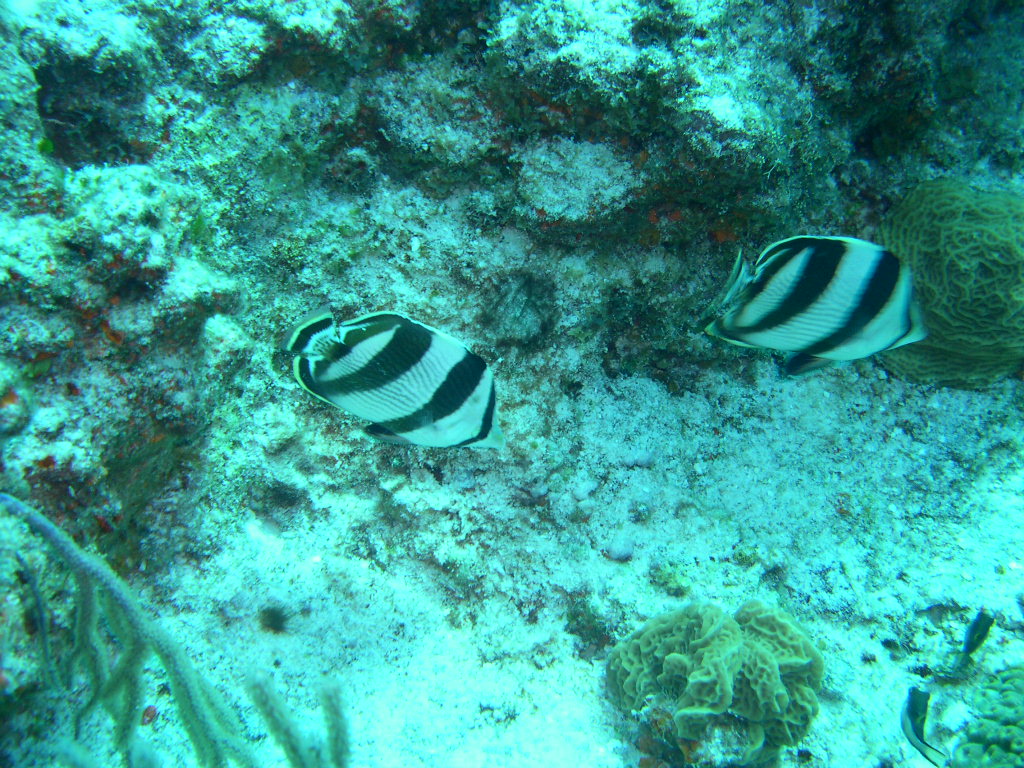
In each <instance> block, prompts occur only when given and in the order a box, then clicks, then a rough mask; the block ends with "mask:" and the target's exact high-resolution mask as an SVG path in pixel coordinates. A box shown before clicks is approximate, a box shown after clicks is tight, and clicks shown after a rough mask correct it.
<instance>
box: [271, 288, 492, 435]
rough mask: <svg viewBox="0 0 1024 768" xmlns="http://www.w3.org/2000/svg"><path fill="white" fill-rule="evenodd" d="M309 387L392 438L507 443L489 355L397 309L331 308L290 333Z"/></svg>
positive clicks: (298, 373)
mask: <svg viewBox="0 0 1024 768" xmlns="http://www.w3.org/2000/svg"><path fill="white" fill-rule="evenodd" d="M284 348H285V349H286V350H288V351H289V352H293V353H295V355H296V357H295V361H294V363H293V370H294V373H295V378H296V379H298V382H299V384H301V385H302V387H303V389H305V390H306V391H307V392H310V393H311V394H313V395H316V396H317V397H319V398H320V399H321V400H326V401H327V402H328V403H330V404H331V405H334V406H336V407H338V408H341V409H342V410H345V411H348V412H350V413H352V414H354V415H355V416H358V417H359V418H361V419H366V420H367V421H370V422H372V423H371V424H370V425H369V426H368V427H366V432H367V433H368V434H370V435H372V436H373V437H375V438H377V439H378V440H383V441H384V442H387V443H396V444H403V445H405V444H409V445H424V446H430V447H437V448H442V447H443V448H452V447H456V446H468V447H471V448H500V447H501V446H503V445H504V443H505V438H504V436H503V435H502V432H501V428H500V427H499V426H498V421H497V403H496V401H495V394H494V377H493V375H492V374H491V369H490V368H488V367H487V363H485V362H484V361H483V359H482V358H480V357H479V356H477V355H475V354H473V353H472V352H470V351H469V350H468V349H467V348H466V347H465V345H463V344H462V343H460V342H459V341H457V340H456V339H454V338H452V337H451V336H449V335H448V334H447V333H445V332H444V331H439V330H438V329H436V328H431V327H430V326H429V325H424V324H423V323H419V322H416V321H415V320H411V319H410V318H408V317H405V316H404V315H400V314H398V313H397V312H375V313H373V314H369V315H363V316H362V317H357V318H355V319H354V320H348V321H345V322H343V323H336V322H335V321H334V317H333V315H332V314H331V310H330V308H329V307H322V308H320V309H318V310H316V311H314V312H311V313H310V314H309V315H307V316H306V317H304V318H303V319H302V320H301V321H299V323H298V325H296V326H295V328H294V329H293V330H292V331H291V333H290V334H289V335H288V337H287V338H286V340H285V343H284Z"/></svg>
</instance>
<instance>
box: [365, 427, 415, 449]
mask: <svg viewBox="0 0 1024 768" xmlns="http://www.w3.org/2000/svg"><path fill="white" fill-rule="evenodd" d="M363 431H364V432H366V434H368V435H369V436H370V437H372V438H374V439H375V440H380V441H381V442H382V443H389V444H391V445H412V443H411V442H409V441H408V440H406V439H405V438H404V437H402V436H401V435H397V434H395V433H394V432H392V431H391V430H390V429H388V428H387V427H385V426H382V425H380V424H370V425H369V426H368V427H366V428H365V429H364V430H363Z"/></svg>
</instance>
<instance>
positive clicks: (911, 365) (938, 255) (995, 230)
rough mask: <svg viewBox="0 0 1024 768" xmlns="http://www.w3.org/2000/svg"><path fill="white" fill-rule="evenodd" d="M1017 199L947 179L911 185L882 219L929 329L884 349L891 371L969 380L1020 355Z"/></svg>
mask: <svg viewBox="0 0 1024 768" xmlns="http://www.w3.org/2000/svg"><path fill="white" fill-rule="evenodd" d="M1021 222H1024V198H1022V197H1020V196H1018V195H1013V194H1009V193H1005V192H989V191H979V190H975V189H972V188H971V187H969V186H967V185H965V184H962V183H960V182H957V181H953V180H949V179H938V180H935V181H927V182H925V183H923V184H921V185H920V186H918V187H917V188H916V189H914V190H913V191H912V192H911V193H910V194H909V195H908V196H907V198H906V199H905V200H904V201H903V202H902V203H900V205H899V206H897V207H896V208H895V209H894V210H893V212H892V213H891V214H890V215H889V218H888V219H887V220H886V221H884V222H883V223H882V231H881V237H882V241H883V242H884V243H885V245H886V246H887V247H888V248H889V249H891V250H892V251H893V252H894V253H895V254H896V255H897V256H899V257H900V259H902V260H903V261H904V262H905V263H907V264H909V265H910V268H911V270H912V272H913V275H914V288H915V292H916V294H917V298H918V300H919V301H920V303H921V306H922V309H923V310H924V316H925V325H926V326H927V327H928V332H929V336H928V338H927V339H925V340H924V341H919V342H917V343H916V344H911V345H909V346H906V347H901V348H900V349H897V350H893V351H891V352H888V353H886V354H885V356H884V363H885V365H886V366H887V367H889V368H891V369H892V370H893V371H895V372H896V373H898V374H900V375H903V376H907V377H909V378H912V379H916V380H918V381H923V382H926V383H931V384H946V385H951V386H964V387H976V386H983V385H986V384H990V383H992V382H995V381H998V380H999V379H1001V378H1003V377H1005V376H1007V375H1010V374H1012V373H1014V372H1015V371H1017V370H1019V369H1020V367H1021V363H1022V362H1024V226H1022V224H1021Z"/></svg>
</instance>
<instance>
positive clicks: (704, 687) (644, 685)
mask: <svg viewBox="0 0 1024 768" xmlns="http://www.w3.org/2000/svg"><path fill="white" fill-rule="evenodd" d="M823 670H824V663H823V661H822V657H821V654H820V653H819V652H818V650H817V649H816V648H815V647H814V645H813V644H812V643H811V641H810V639H809V638H808V637H807V635H806V634H804V632H803V630H801V629H800V628H799V627H798V626H797V625H796V623H795V622H794V621H793V619H792V618H791V617H790V616H789V615H787V614H786V613H785V612H783V611H782V610H780V609H777V608H770V607H768V606H766V605H764V604H763V603H760V602H757V601H751V602H748V603H747V604H745V605H744V606H743V607H742V608H740V610H739V611H737V612H736V615H735V616H728V615H726V614H725V612H724V611H722V609H721V608H719V607H717V606H715V605H710V604H699V603H691V604H690V605H688V606H687V607H685V608H683V609H682V610H680V611H675V612H673V613H668V614H665V615H662V616H658V617H656V618H654V619H652V620H651V621H649V622H647V624H645V625H644V626H643V627H642V628H641V629H640V630H639V631H637V632H635V633H634V634H633V635H631V636H630V637H629V638H627V639H626V640H624V641H622V642H621V643H619V644H618V645H617V646H615V648H614V649H612V652H611V654H610V655H609V657H608V671H607V685H608V691H609V694H610V695H611V697H612V698H613V699H614V700H615V702H616V703H617V704H618V705H619V706H620V707H622V708H623V709H627V710H632V711H634V712H636V713H638V714H639V716H640V718H641V720H642V721H643V722H644V723H645V725H647V726H648V727H649V728H650V729H651V730H652V731H653V732H654V733H655V734H656V736H655V738H654V739H653V740H651V739H649V740H648V741H649V742H650V741H660V742H663V743H662V745H661V747H662V748H659V750H658V755H657V757H658V758H659V759H661V760H662V761H663V762H666V761H669V762H671V763H672V764H673V765H688V764H694V763H698V764H700V765H709V766H710V765H737V766H758V765H767V764H770V763H772V762H773V761H774V760H775V758H776V756H777V755H778V752H779V748H780V747H782V746H785V745H792V744H796V743H797V742H798V741H799V740H800V739H801V738H803V736H804V735H805V734H806V733H807V731H808V728H809V726H810V722H811V719H812V718H813V717H814V716H815V715H816V714H817V712H818V699H817V696H816V691H817V690H818V689H819V688H820V687H821V679H822V674H823ZM665 744H673V745H678V747H679V750H678V751H677V752H676V753H675V754H670V753H669V752H667V751H666V750H665V749H664V748H663V747H664V745H665ZM641 746H643V745H641ZM645 751H648V750H645Z"/></svg>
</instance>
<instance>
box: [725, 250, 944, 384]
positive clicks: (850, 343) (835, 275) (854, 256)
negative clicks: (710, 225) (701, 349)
mask: <svg viewBox="0 0 1024 768" xmlns="http://www.w3.org/2000/svg"><path fill="white" fill-rule="evenodd" d="M724 293H725V298H724V299H723V300H722V308H723V314H722V316H721V317H719V318H718V319H717V320H715V321H714V322H712V323H711V324H710V325H708V327H707V328H706V329H705V331H706V332H707V333H708V334H710V335H712V336H718V337H719V338H721V339H724V340H725V341H728V342H730V343H732V344H739V345H740V346H745V347H762V348H766V349H776V350H779V351H782V352H790V353H792V354H791V355H790V356H789V358H787V360H786V363H785V366H784V370H785V372H786V373H787V374H789V375H791V376H795V375H799V374H801V373H808V372H809V371H813V370H816V369H818V368H822V367H824V366H826V365H830V364H831V363H832V362H835V361H839V360H856V359H858V358H862V357H868V356H869V355H873V354H875V353H876V352H881V351H883V350H886V349H893V348H894V347H901V346H903V345H904V344H910V343H911V342H914V341H919V340H921V339H923V338H924V337H925V336H926V335H927V331H926V330H925V328H924V323H923V322H922V320H921V310H920V308H919V307H918V305H917V302H916V301H914V298H913V290H912V285H911V278H910V270H909V269H908V268H907V267H905V266H903V265H901V264H900V262H899V260H898V259H897V258H896V257H895V256H894V255H893V254H892V253H891V252H890V251H887V250H886V249H885V248H883V247H882V246H880V245H875V244H874V243H869V242H867V241H866V240H857V239H856V238H852V237H812V236H809V235H801V236H799V237H791V238H789V239H787V240H780V241H779V242H777V243H773V244H772V245H770V246H768V247H767V248H766V249H765V250H764V251H763V252H762V253H761V255H760V256H759V257H758V259H757V261H756V263H755V264H754V269H753V274H750V272H749V271H748V270H747V266H746V264H745V263H744V262H743V258H742V255H741V256H740V257H738V258H737V259H736V265H735V266H734V267H733V270H732V275H731V276H730V277H729V282H728V283H727V284H726V288H725V291H724Z"/></svg>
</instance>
